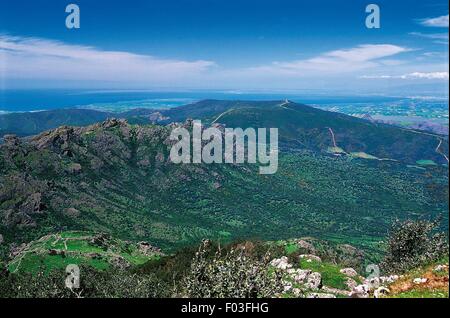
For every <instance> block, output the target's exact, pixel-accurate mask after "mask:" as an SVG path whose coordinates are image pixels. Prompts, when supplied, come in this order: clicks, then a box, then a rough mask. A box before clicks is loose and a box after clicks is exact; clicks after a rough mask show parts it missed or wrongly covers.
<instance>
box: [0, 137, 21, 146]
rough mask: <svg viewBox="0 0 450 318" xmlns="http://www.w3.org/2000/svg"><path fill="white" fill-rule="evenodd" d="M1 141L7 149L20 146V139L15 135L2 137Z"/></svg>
mask: <svg viewBox="0 0 450 318" xmlns="http://www.w3.org/2000/svg"><path fill="white" fill-rule="evenodd" d="M3 141H4V142H5V145H7V146H9V147H14V146H19V145H20V139H19V137H17V136H16V135H5V136H3Z"/></svg>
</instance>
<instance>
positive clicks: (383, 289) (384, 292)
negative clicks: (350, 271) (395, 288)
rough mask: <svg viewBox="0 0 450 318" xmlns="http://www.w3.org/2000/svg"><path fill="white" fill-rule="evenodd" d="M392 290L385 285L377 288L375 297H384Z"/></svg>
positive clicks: (374, 293)
mask: <svg viewBox="0 0 450 318" xmlns="http://www.w3.org/2000/svg"><path fill="white" fill-rule="evenodd" d="M390 292H391V291H390V290H389V289H388V288H386V287H384V286H381V287H379V288H377V289H376V290H375V291H374V292H373V297H375V298H381V297H383V296H385V295H387V294H389V293H390Z"/></svg>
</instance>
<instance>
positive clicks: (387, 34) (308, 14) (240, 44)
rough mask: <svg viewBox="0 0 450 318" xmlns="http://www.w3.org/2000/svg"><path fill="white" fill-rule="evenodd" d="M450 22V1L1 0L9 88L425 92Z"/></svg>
mask: <svg viewBox="0 0 450 318" xmlns="http://www.w3.org/2000/svg"><path fill="white" fill-rule="evenodd" d="M71 3H74V4H77V5H78V7H79V8H80V28H79V29H68V28H67V27H66V17H67V16H68V13H66V12H65V10H66V6H67V5H69V4H71ZM370 3H376V4H377V5H378V6H379V8H380V28H379V29H376V28H372V29H369V28H367V27H366V24H365V20H366V17H367V16H368V14H369V13H366V6H367V5H368V4H370ZM448 27H449V16H448V2H447V1H446V0H445V1H444V0H430V1H415V0H409V1H406V0H396V1H392V0H390V1H376V2H374V1H372V2H371V0H366V1H362V0H352V1H348V0H315V1H299V0H296V1H288V0H276V1H275V0H272V1H266V0H258V1H254V0H240V1H235V0H176V1H175V0H165V1H155V0H146V1H144V0H127V1H106V0H96V1H92V0H69V1H65V0H34V1H29V0H0V89H2V90H5V89H11V88H14V89H16V88H25V89H26V88H49V89H50V88H89V89H100V88H102V89H159V88H164V89H229V90H265V91H271V90H272V91H275V90H294V91H296V90H335V91H339V90H346V91H353V92H355V93H358V92H374V93H375V92H377V93H380V92H381V93H389V92H390V91H393V90H395V89H398V88H401V87H413V88H414V90H418V91H420V90H421V89H422V88H423V90H427V89H429V88H430V87H433V86H436V87H445V86H446V85H447V84H448V80H449V75H448V71H449V70H448V48H449V46H448Z"/></svg>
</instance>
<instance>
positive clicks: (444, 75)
mask: <svg viewBox="0 0 450 318" xmlns="http://www.w3.org/2000/svg"><path fill="white" fill-rule="evenodd" d="M360 78H366V79H434V80H447V81H448V79H449V75H448V72H428V73H423V72H413V73H409V74H403V75H363V76H361V77H360Z"/></svg>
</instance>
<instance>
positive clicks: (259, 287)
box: [182, 241, 283, 298]
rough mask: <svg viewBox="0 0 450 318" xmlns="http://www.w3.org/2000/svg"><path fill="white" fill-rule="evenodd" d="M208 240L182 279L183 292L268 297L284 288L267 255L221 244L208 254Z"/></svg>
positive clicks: (202, 294) (191, 295) (194, 296)
mask: <svg viewBox="0 0 450 318" xmlns="http://www.w3.org/2000/svg"><path fill="white" fill-rule="evenodd" d="M210 244H211V243H210V242H209V241H204V242H203V244H202V245H201V246H200V248H199V251H198V252H197V253H196V255H195V257H194V259H193V260H192V264H191V270H190V272H189V273H188V274H187V276H186V277H185V278H184V280H183V284H182V296H187V297H193V298H268V297H275V296H276V295H277V294H279V293H281V292H282V290H283V285H282V282H281V275H280V273H278V272H277V271H274V272H269V255H268V254H266V255H265V257H264V258H263V259H262V260H258V259H255V258H253V257H251V256H249V255H247V254H246V253H245V248H240V249H239V248H237V249H231V250H230V251H229V252H227V253H226V255H224V256H223V255H222V252H221V250H220V248H219V249H218V250H217V251H216V252H215V254H214V255H211V253H212V251H211V248H210Z"/></svg>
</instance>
